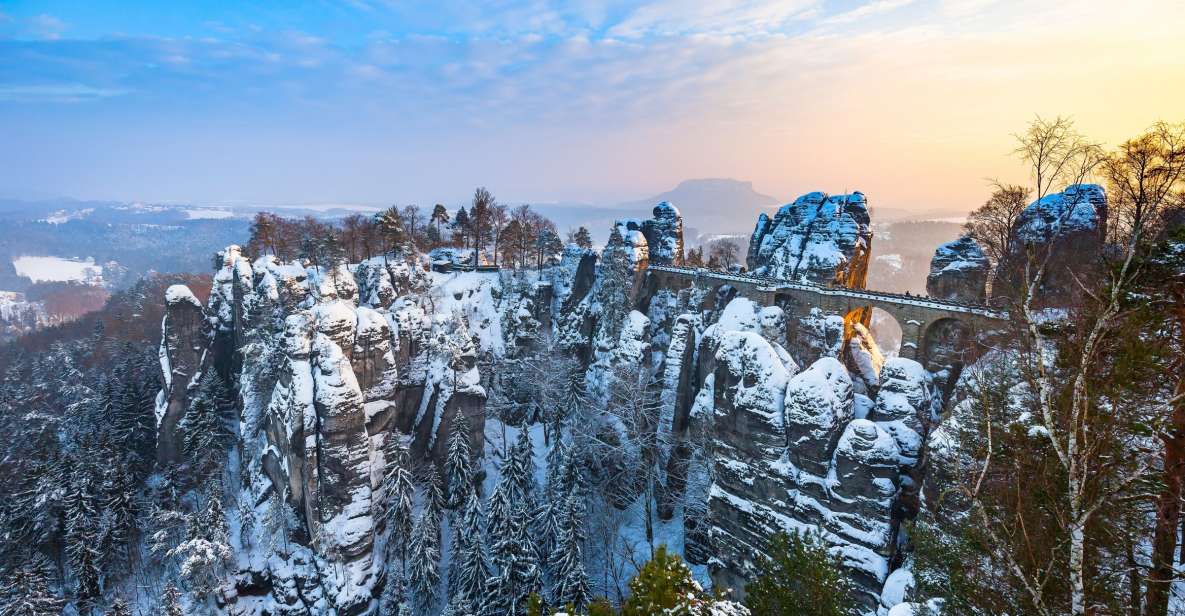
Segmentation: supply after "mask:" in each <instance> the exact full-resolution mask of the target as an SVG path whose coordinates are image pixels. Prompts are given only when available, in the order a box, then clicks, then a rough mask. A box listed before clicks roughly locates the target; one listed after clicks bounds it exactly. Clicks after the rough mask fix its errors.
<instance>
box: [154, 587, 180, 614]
mask: <svg viewBox="0 0 1185 616" xmlns="http://www.w3.org/2000/svg"><path fill="white" fill-rule="evenodd" d="M160 611H161V613H162V614H164V616H185V612H184V611H182V609H181V592H180V591H178V590H177V587H176V586H175V585H174V584H173V582H172V580H170V581H169V583H168V584H166V585H165V591H164V592H163V593H162V594H161V597H160Z"/></svg>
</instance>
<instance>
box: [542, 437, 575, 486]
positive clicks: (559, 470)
mask: <svg viewBox="0 0 1185 616" xmlns="http://www.w3.org/2000/svg"><path fill="white" fill-rule="evenodd" d="M567 459H568V445H567V443H566V442H565V441H564V438H563V435H562V434H560V433H558V432H557V433H556V435H555V438H553V439H552V441H551V449H549V450H548V451H547V491H546V494H547V498H549V499H553V498H556V497H557V496H558V497H560V498H563V497H564V496H566V495H567V494H568V492H569V491H570V490H569V489H568V486H564V485H563V483H564V464H565V462H566V461H567Z"/></svg>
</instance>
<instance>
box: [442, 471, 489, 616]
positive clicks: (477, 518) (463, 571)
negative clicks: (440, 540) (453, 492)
mask: <svg viewBox="0 0 1185 616" xmlns="http://www.w3.org/2000/svg"><path fill="white" fill-rule="evenodd" d="M482 522H483V521H482V515H481V500H480V499H478V497H477V494H476V493H475V492H472V491H471V492H470V493H469V498H468V500H467V501H466V503H465V511H464V514H463V516H462V518H461V521H460V523H459V524H456V525H455V526H456V533H455V537H454V539H453V557H452V560H451V564H452V571H450V573H449V586H450V588H449V590H450V591H451V593H452V595H453V596H454V597H455V598H456V600H457V601H458V602H459V605H460V606H462V607H467V608H468V609H470V610H472V611H473V612H477V611H479V610H480V608H481V604H482V602H483V601H484V599H485V595H486V580H487V579H489V577H490V566H489V563H488V562H487V561H486V547H485V540H484V538H483V534H482V526H483V523H482Z"/></svg>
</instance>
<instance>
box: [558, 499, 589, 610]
mask: <svg viewBox="0 0 1185 616" xmlns="http://www.w3.org/2000/svg"><path fill="white" fill-rule="evenodd" d="M564 509H565V511H564V516H563V519H562V521H561V524H560V537H559V541H558V545H557V551H558V554H557V559H556V563H555V571H554V573H553V578H554V580H555V583H554V585H553V587H552V593H551V594H552V598H553V600H554V602H555V603H556V604H557V605H571V606H573V607H575V608H577V609H579V608H582V607H584V606H585V605H586V604H587V603H588V601H589V598H590V597H591V591H590V590H589V583H588V573H587V571H586V570H585V568H584V540H585V538H586V537H585V531H584V501H582V500H581V499H580V497H579V496H576V495H572V496H570V497H569V498H568V499H567V502H566V504H565V508H564Z"/></svg>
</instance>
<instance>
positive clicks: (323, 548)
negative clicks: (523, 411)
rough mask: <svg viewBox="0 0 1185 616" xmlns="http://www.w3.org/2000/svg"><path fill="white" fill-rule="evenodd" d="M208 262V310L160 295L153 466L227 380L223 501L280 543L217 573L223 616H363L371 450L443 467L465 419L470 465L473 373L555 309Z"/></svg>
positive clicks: (456, 289) (483, 291) (479, 431)
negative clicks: (228, 585)
mask: <svg viewBox="0 0 1185 616" xmlns="http://www.w3.org/2000/svg"><path fill="white" fill-rule="evenodd" d="M584 256H585V255H583V254H581V255H579V256H578V258H576V259H575V261H576V262H577V263H574V264H573V269H574V270H575V269H580V268H581V266H582V265H583V262H584V258H583V257H584ZM222 263H223V265H222V267H221V268H220V269H219V271H218V272H217V273H216V275H215V279H214V280H215V284H214V288H213V290H212V292H211V297H210V301H209V304H208V306H206V307H204V308H203V307H202V305H201V304H200V303H199V302H198V301H197V300H196V299H195V298H194V296H193V294H192V293H190V292H189V290H188V289H186V288H185V287H182V286H176V287H172V288H170V289H169V290H168V293H167V297H166V301H167V312H166V317H165V320H164V323H163V325H162V340H161V347H160V356H161V369H162V372H163V374H164V377H165V388H164V390H163V391H162V392H161V394H160V396H159V397H158V404H157V411H158V417H159V426H160V428H159V432H160V439H159V441H160V448H159V449H160V455H161V456H162V460H166V461H169V460H175V459H176V458H177V456H178V447H179V445H178V443H179V442H180V439H181V438H182V435H180V434H178V424H179V423H180V422H181V419H182V418H183V417H184V415H185V412H186V409H187V406H188V403H189V395H190V390H191V389H192V388H193V387H194V384H196V383H197V380H198V377H199V376H200V374H201V373H202V371H203V370H213V371H216V372H217V373H219V374H220V375H225V379H226V382H227V383H228V384H231V385H232V386H233V387H234V389H235V391H236V392H237V394H238V395H237V398H238V399H239V400H240V408H241V422H240V426H239V437H238V438H239V445H238V448H239V451H240V456H241V457H242V472H241V474H240V475H239V480H240V484H241V485H239V486H237V487H235V488H233V489H232V491H233V490H237V491H239V493H240V494H239V497H238V498H239V501H240V502H242V503H253V508H254V511H253V512H251V513H250V517H251V518H252V519H256V520H265V519H268V520H280V522H276V523H282V524H284V525H285V526H286V527H287V528H288V531H287V534H288V535H289V536H290V538H291V542H290V543H289V544H288V545H287V546H286V547H285V548H284V549H276V548H275V546H274V545H273V544H274V540H272V539H270V538H268V537H265V536H259V537H254V538H252V537H250V532H249V531H250V529H245V530H243V531H242V532H243V533H244V536H243V540H242V544H243V545H242V548H243V550H244V553H243V554H242V555H241V556H240V557H239V558H238V559H237V561H236V562H237V564H236V565H235V567H236V569H235V570H234V571H232V572H231V576H232V578H233V579H235V580H237V581H236V582H235V584H234V585H235V586H236V587H237V588H239V589H242V592H240V593H238V594H237V595H234V593H232V596H230V597H229V598H228V601H229V602H230V603H232V604H233V605H232V607H231V608H230V609H233V610H236V611H235V613H247V614H251V613H278V614H305V613H309V612H310V610H311V611H312V612H313V613H326V614H334V613H336V614H361V613H364V612H365V611H366V610H368V609H370V606H371V605H372V601H373V599H374V596H375V594H376V592H377V590H378V586H377V584H378V576H379V573H380V572H381V570H382V563H381V562H379V559H377V558H376V554H375V537H376V534H377V532H378V530H379V528H380V526H379V525H378V523H377V522H376V519H375V518H374V517H373V509H374V507H375V502H376V501H377V500H378V498H379V493H377V492H376V490H378V489H379V484H380V480H381V478H382V477H383V475H384V465H385V462H384V459H383V456H382V455H381V453H380V450H381V449H382V447H383V444H384V443H390V442H392V441H394V442H401V443H404V444H405V445H406V446H407V447H408V449H409V451H410V454H411V456H412V460H413V461H414V462H416V463H418V464H429V463H431V464H436V465H438V466H439V465H442V464H443V462H444V459H445V455H446V443H447V440H448V436H449V435H450V434H451V433H452V430H453V426H454V424H455V423H456V422H457V421H458V419H457V418H458V417H459V416H460V415H464V416H465V418H466V419H467V421H468V426H469V429H470V433H469V436H470V439H469V440H470V446H471V449H472V450H473V451H474V452H475V454H474V455H481V452H482V451H483V449H484V431H485V428H484V423H485V400H486V397H487V393H486V389H485V386H484V385H483V375H482V374H481V372H480V370H479V368H478V359H479V358H480V357H502V356H504V355H507V354H512V353H516V352H518V350H517V348H518V347H517V345H522V344H527V343H528V342H529V339H530V336H529V335H528V334H529V333H530V332H537V331H538V329H539V327H540V323H539V321H538V320H537V319H536V317H537V316H540V315H541V314H542V312H549V309H550V307H549V306H548V307H545V308H546V309H545V310H543V311H542V312H541V311H540V310H536V309H535V307H534V302H535V301H536V300H541V301H543V302H544V303H550V302H551V301H552V299H551V294H550V282H549V281H536V282H531V281H516V280H514V276H513V275H511V274H509V273H502V274H499V273H492V274H481V273H468V274H434V273H429V272H428V271H426V269H425V267H424V266H423V264H421V263H420V262H418V261H406V260H403V259H396V258H394V257H391V258H390V259H389V260H388V259H384V258H376V259H371V260H368V261H365V262H363V263H360V264H355V265H350V266H346V265H344V264H342V265H339V266H336V267H332V268H326V267H316V266H311V265H308V264H307V263H296V262H293V263H279V262H277V261H276V260H275V259H274V258H273V257H270V256H267V257H262V258H260V259H257V260H256V261H255V262H254V263H251V262H249V261H248V260H247V259H246V258H244V257H243V256H242V254H241V251H240V250H239V249H238V248H237V247H234V246H232V247H229V248H228V249H227V250H225V251H224V252H223V261H222ZM551 274H552V275H560V274H559V273H558V272H552V273H551ZM578 278H579V276H577V273H576V272H575V271H573V272H570V273H569V275H568V278H567V281H568V283H567V286H566V287H565V288H566V291H565V294H566V295H570V294H571V293H573V292H576V291H580V290H579V289H578V288H576V287H580V286H582V285H586V284H588V282H587V281H585V282H581V281H580V280H578ZM541 288H546V289H548V292H547V293H544V294H542V295H540V294H539V290H540V289H541ZM583 292H584V293H587V292H588V290H587V289H585V290H583ZM565 299H567V298H565ZM557 301H562V300H557ZM639 316H640V315H639ZM643 319H644V317H643ZM640 326H641V330H640V331H639V330H636V329H631V328H628V327H627V328H624V330H623V332H622V340H627V339H628V340H638V341H639V342H638V343H637V344H643V343H642V342H641V341H640V340H641V337H642V334H644V333H645V327H644V324H641V325H640ZM618 354H619V353H618V352H616V351H614V352H611V355H614V356H615V357H616V355H618ZM609 360H610V358H606V361H609ZM256 530H257V531H258V532H261V533H262V532H263V531H262V530H259V529H256Z"/></svg>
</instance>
